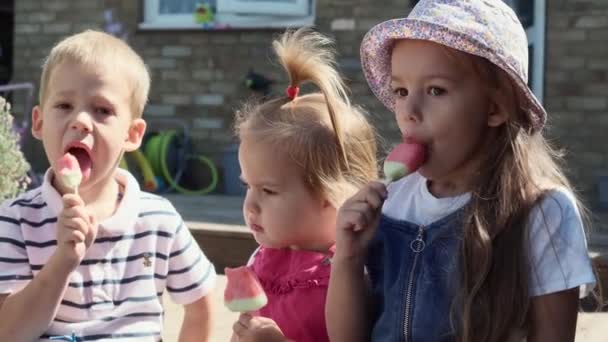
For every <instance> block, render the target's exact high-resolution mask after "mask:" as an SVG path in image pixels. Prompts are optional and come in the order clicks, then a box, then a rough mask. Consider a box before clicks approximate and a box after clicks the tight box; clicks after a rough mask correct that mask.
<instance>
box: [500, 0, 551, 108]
mask: <svg viewBox="0 0 608 342" xmlns="http://www.w3.org/2000/svg"><path fill="white" fill-rule="evenodd" d="M545 1H546V0H505V2H506V3H507V4H509V6H511V7H512V8H513V9H514V10H515V12H516V13H517V15H518V17H519V20H520V21H521V23H522V24H523V26H524V28H525V29H526V34H527V36H528V52H529V56H528V58H529V64H528V65H529V69H528V85H529V86H530V88H531V89H532V91H533V92H534V94H535V95H536V97H537V98H538V99H539V100H540V101H541V102H542V101H543V92H544V83H545V82H544V80H545V8H546V2H545Z"/></svg>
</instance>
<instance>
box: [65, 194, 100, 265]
mask: <svg viewBox="0 0 608 342" xmlns="http://www.w3.org/2000/svg"><path fill="white" fill-rule="evenodd" d="M96 235H97V222H96V219H95V217H94V216H93V215H91V214H89V212H88V210H87V209H86V208H85V206H84V202H83V201H82V199H81V198H80V196H78V195H75V194H65V195H63V210H62V211H61V213H59V217H58V218H57V251H58V252H59V253H61V255H62V256H63V257H64V258H65V260H66V261H67V262H69V263H70V264H71V265H72V266H73V267H76V266H78V264H80V262H81V261H82V259H83V258H84V255H85V254H86V251H87V249H88V248H89V247H90V246H91V244H92V243H93V241H94V240H95V236H96Z"/></svg>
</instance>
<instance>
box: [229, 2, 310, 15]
mask: <svg viewBox="0 0 608 342" xmlns="http://www.w3.org/2000/svg"><path fill="white" fill-rule="evenodd" d="M291 1H292V2H293V3H281V4H280V5H279V3H277V2H276V1H261V0H256V1H247V0H221V1H220V0H218V3H217V11H218V13H224V12H225V13H235V14H252V13H255V14H261V15H269V14H270V15H281V16H283V15H285V16H300V17H302V16H306V15H308V12H309V1H308V0H291Z"/></svg>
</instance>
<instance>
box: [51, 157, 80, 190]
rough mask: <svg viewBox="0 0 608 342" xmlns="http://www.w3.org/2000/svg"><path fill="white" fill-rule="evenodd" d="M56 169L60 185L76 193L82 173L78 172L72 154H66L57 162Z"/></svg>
mask: <svg viewBox="0 0 608 342" xmlns="http://www.w3.org/2000/svg"><path fill="white" fill-rule="evenodd" d="M57 168H58V169H59V175H58V176H59V178H60V179H61V183H62V184H63V185H65V186H67V187H68V188H70V189H71V190H74V191H76V189H77V188H78V186H79V185H80V182H81V181H82V172H80V165H79V164H78V159H76V157H74V156H73V155H72V154H70V153H66V154H64V155H63V157H61V158H59V160H58V161H57Z"/></svg>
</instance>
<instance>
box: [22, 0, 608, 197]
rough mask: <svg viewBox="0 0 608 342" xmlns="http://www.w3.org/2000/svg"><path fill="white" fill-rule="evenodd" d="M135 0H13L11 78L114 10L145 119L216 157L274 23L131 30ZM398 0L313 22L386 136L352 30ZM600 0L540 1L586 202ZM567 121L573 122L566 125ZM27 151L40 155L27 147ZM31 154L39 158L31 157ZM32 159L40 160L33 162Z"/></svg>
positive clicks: (603, 161) (597, 133)
mask: <svg viewBox="0 0 608 342" xmlns="http://www.w3.org/2000/svg"><path fill="white" fill-rule="evenodd" d="M140 6H141V1H140V0H138V1H134V0H132V1H119V0H105V1H99V2H98V1H68V0H47V1H44V2H41V1H38V0H19V1H17V2H16V12H17V13H16V27H15V53H16V55H15V58H14V60H15V71H14V75H15V76H16V81H31V80H34V81H36V82H37V80H38V78H39V71H40V63H41V61H42V58H43V57H44V56H45V55H46V53H47V52H48V50H49V49H50V47H51V46H52V44H53V43H54V42H56V41H57V40H59V39H60V38H61V37H63V36H65V35H67V34H70V33H72V32H76V31H79V30H82V29H85V28H101V27H102V25H103V11H104V10H105V9H113V10H115V14H116V16H117V17H118V19H119V20H120V21H121V22H122V23H123V24H124V25H125V26H126V30H127V31H128V34H129V35H128V41H129V42H130V43H131V44H132V45H133V47H134V48H135V49H136V50H137V52H139V53H140V54H141V55H142V56H143V57H144V59H145V60H146V62H147V63H148V65H149V66H150V70H151V73H152V77H153V85H152V91H151V96H150V104H149V106H148V108H147V110H146V116H147V118H148V119H154V118H180V119H183V120H185V121H186V122H187V124H188V126H189V127H190V129H191V132H192V134H193V138H194V141H195V147H196V150H197V151H199V152H201V153H206V154H209V155H211V156H212V157H214V158H215V159H216V160H217V161H220V152H221V151H222V150H223V149H224V147H225V146H226V145H227V144H229V143H230V142H231V141H232V133H231V124H232V113H233V109H234V108H235V107H236V106H238V104H239V103H241V102H242V101H244V100H245V99H246V98H247V97H248V96H249V92H248V90H247V89H246V88H245V87H244V86H243V79H244V77H245V74H246V73H247V71H248V69H249V68H252V67H253V68H254V69H255V70H256V71H257V72H260V73H262V74H265V75H267V76H270V77H271V78H274V79H276V80H277V81H278V82H277V84H276V85H275V87H274V88H273V90H274V91H275V92H283V89H284V86H285V80H284V79H283V76H282V72H281V70H280V69H279V68H278V67H277V66H276V65H274V63H272V62H271V61H270V56H271V50H270V41H271V39H272V38H273V37H274V36H276V35H277V34H278V33H280V32H281V31H280V30H249V31H227V32H206V31H192V30H190V31H141V30H138V29H137V24H138V20H139V18H140V16H141V8H140ZM408 7H409V2H408V1H406V0H382V1H380V0H358V1H356V0H331V1H330V0H319V2H318V9H317V21H316V22H317V26H318V28H319V29H320V30H321V31H322V32H325V33H328V34H330V35H333V36H334V37H335V38H336V40H337V42H338V51H339V53H340V59H339V62H340V65H341V68H342V71H343V72H344V74H345V75H346V77H347V78H348V79H349V85H350V86H351V88H352V91H353V97H354V99H355V100H356V102H357V103H359V104H362V105H364V106H365V107H366V108H368V109H369V110H370V112H371V113H372V118H373V120H374V122H375V124H376V126H377V127H378V129H379V130H380V132H381V135H382V136H383V137H385V138H386V140H387V141H395V140H396V139H397V138H398V132H397V129H396V127H395V125H394V123H393V119H392V117H391V115H390V114H389V113H387V111H386V110H385V109H384V108H383V107H382V106H381V105H380V104H379V103H378V102H377V101H376V100H375V98H374V97H373V95H371V93H370V92H369V90H368V88H367V85H366V84H365V80H364V79H363V75H362V73H361V70H360V65H359V57H358V49H359V44H360V41H361V38H362V37H363V35H364V34H365V32H366V31H367V30H368V29H369V28H371V26H373V25H374V24H376V23H378V22H380V21H382V20H385V19H388V18H392V17H395V16H399V15H405V14H406V13H407V11H408ZM607 42H608V1H606V0H550V1H547V47H546V48H547V50H546V61H547V62H546V65H545V69H546V74H545V76H546V85H545V102H546V106H547V109H548V111H549V113H550V125H551V127H550V129H549V135H550V136H551V137H552V138H554V139H555V140H556V143H557V144H558V145H560V146H563V147H566V148H567V149H568V150H569V155H568V159H567V161H568V162H569V166H570V172H571V174H572V176H573V178H574V180H575V183H576V185H577V186H578V187H579V189H581V190H583V191H584V194H585V197H586V199H587V200H588V202H589V203H591V206H592V207H593V208H595V207H596V206H597V203H598V194H599V192H598V190H597V185H598V179H599V177H601V176H605V175H606V176H608V151H607V149H608V147H607V146H608V144H606V143H604V142H605V141H606V139H605V138H604V131H605V130H606V128H607V127H608V116H607V115H605V114H606V112H607V110H608V44H606V43H607ZM573 125H576V127H575V128H573ZM30 154H33V155H41V149H40V148H37V149H35V148H32V147H30ZM37 159H38V160H43V158H40V157H38V158H37ZM34 164H35V165H36V166H38V167H39V168H40V167H42V166H43V165H44V162H42V161H35V162H34Z"/></svg>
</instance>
